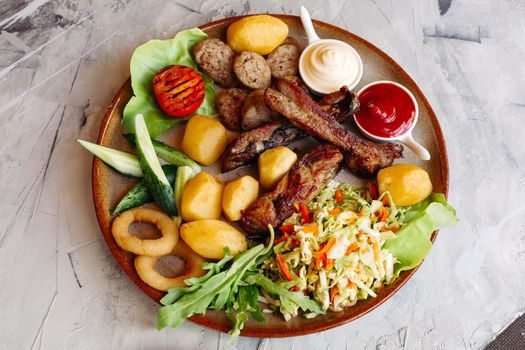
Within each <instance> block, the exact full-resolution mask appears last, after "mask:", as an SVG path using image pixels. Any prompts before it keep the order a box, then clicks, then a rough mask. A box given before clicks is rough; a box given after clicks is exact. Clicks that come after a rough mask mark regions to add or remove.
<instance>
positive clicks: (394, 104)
mask: <svg viewBox="0 0 525 350" xmlns="http://www.w3.org/2000/svg"><path fill="white" fill-rule="evenodd" d="M357 97H358V98H359V102H360V104H361V107H360V109H359V111H358V112H357V113H356V114H355V115H354V120H355V123H356V124H357V126H358V128H359V129H360V130H361V132H362V133H363V134H364V135H365V136H366V137H368V138H369V139H371V140H373V141H378V142H392V141H399V142H401V143H403V144H405V145H406V146H407V147H408V148H410V149H411V150H412V151H413V152H414V153H416V155H417V156H418V157H419V158H421V159H423V160H428V159H430V154H429V153H428V151H427V150H426V149H425V148H424V147H423V146H421V145H420V144H418V143H417V142H416V141H415V140H414V138H413V137H412V130H413V129H414V126H415V125H416V123H417V119H418V114H419V109H418V106H417V101H416V98H415V97H414V95H413V94H412V93H411V92H410V91H409V90H408V89H407V88H406V87H404V86H403V85H401V84H399V83H396V82H393V81H388V80H380V81H375V82H373V83H370V84H368V85H365V86H364V87H363V88H361V90H359V92H358V93H357Z"/></svg>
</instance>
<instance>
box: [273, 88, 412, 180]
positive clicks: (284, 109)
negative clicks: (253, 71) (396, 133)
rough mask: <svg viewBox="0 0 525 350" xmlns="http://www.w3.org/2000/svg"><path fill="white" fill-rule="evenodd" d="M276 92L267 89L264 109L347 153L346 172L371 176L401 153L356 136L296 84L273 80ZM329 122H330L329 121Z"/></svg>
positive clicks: (398, 147) (389, 145)
mask: <svg viewBox="0 0 525 350" xmlns="http://www.w3.org/2000/svg"><path fill="white" fill-rule="evenodd" d="M275 80H276V82H275V85H276V87H277V88H278V89H279V91H276V90H274V89H271V88H268V89H266V92H265V94H264V100H265V102H266V104H267V105H268V107H270V108H271V109H273V110H275V111H276V112H279V113H280V114H282V115H283V116H285V117H286V118H287V119H288V120H289V121H290V122H291V123H292V124H294V125H295V126H297V127H299V128H300V129H302V130H304V131H305V132H306V133H308V134H309V135H311V136H313V137H316V138H318V139H321V140H325V141H328V142H330V143H332V144H333V145H335V146H337V147H339V148H341V149H342V150H344V151H346V152H347V153H348V155H347V157H348V160H347V164H348V167H349V168H350V170H351V171H352V172H353V173H355V174H356V175H359V176H362V177H371V176H373V175H374V174H375V173H377V172H378V171H379V169H382V168H384V167H387V166H389V165H391V164H392V163H393V161H394V159H396V158H399V157H401V156H402V154H403V146H401V145H398V144H392V143H383V144H378V143H374V142H371V141H368V140H365V139H363V138H361V137H358V136H356V135H354V134H353V133H351V132H350V131H349V130H347V129H346V128H344V127H343V126H342V125H341V124H339V123H335V122H332V121H333V120H334V118H333V117H332V116H330V115H329V114H328V113H326V112H325V111H324V110H322V109H321V107H320V106H319V105H318V104H317V103H315V101H314V100H312V99H311V98H310V96H308V95H307V94H306V93H304V91H302V90H301V89H300V88H298V87H297V85H295V84H293V83H291V82H289V81H287V80H285V79H278V78H277V79H275ZM331 120H332V121H331Z"/></svg>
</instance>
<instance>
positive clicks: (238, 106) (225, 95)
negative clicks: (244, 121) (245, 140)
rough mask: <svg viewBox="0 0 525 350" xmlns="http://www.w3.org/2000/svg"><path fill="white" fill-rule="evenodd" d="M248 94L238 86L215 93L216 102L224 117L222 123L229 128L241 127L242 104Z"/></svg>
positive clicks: (237, 128)
mask: <svg viewBox="0 0 525 350" xmlns="http://www.w3.org/2000/svg"><path fill="white" fill-rule="evenodd" d="M246 96H248V93H247V92H246V91H244V90H242V89H238V88H231V89H225V90H221V91H219V92H218V93H217V94H216V95H215V104H216V105H217V109H218V110H219V114H220V115H221V117H222V123H223V124H224V126H225V127H227V128H228V129H230V130H239V129H240V126H241V118H242V115H241V111H242V105H243V102H244V100H245V99H246Z"/></svg>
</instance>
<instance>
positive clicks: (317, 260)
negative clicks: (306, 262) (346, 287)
mask: <svg viewBox="0 0 525 350" xmlns="http://www.w3.org/2000/svg"><path fill="white" fill-rule="evenodd" d="M321 266H323V259H322V256H321V257H320V258H315V264H314V267H315V268H316V269H318V270H319V269H320V268H321Z"/></svg>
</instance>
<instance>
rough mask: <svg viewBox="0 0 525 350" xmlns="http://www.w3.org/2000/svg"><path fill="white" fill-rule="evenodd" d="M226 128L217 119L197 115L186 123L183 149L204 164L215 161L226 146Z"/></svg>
mask: <svg viewBox="0 0 525 350" xmlns="http://www.w3.org/2000/svg"><path fill="white" fill-rule="evenodd" d="M227 142H228V140H227V137H226V128H225V127H224V126H223V125H222V124H221V123H220V122H218V121H217V120H215V119H211V118H208V117H204V116H202V115H196V116H194V117H192V118H191V119H190V120H189V121H188V124H187V125H186V130H185V131H184V137H183V139H182V150H183V151H184V153H186V154H187V155H188V156H190V158H191V159H193V160H195V161H197V162H199V163H201V164H203V165H211V164H213V163H215V161H216V160H217V159H219V157H220V156H221V154H222V153H223V152H224V149H225V148H226V144H227Z"/></svg>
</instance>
